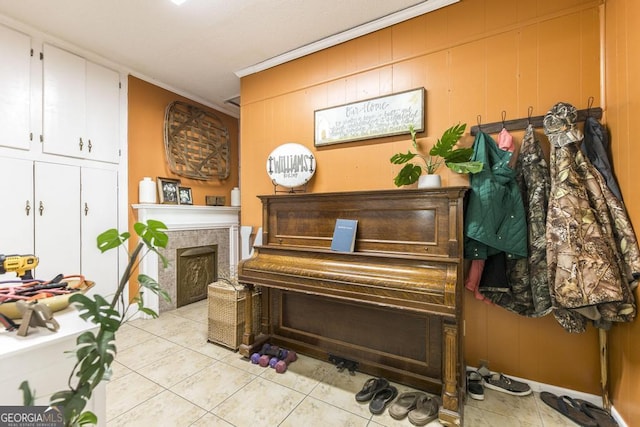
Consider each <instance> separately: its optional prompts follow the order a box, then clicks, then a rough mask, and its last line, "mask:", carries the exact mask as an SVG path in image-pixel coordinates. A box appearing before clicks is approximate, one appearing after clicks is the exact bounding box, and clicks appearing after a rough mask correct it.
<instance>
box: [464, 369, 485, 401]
mask: <svg viewBox="0 0 640 427" xmlns="http://www.w3.org/2000/svg"><path fill="white" fill-rule="evenodd" d="M467 393H468V394H469V397H471V398H472V399H475V400H484V387H483V386H482V375H480V374H479V373H478V372H477V371H467Z"/></svg>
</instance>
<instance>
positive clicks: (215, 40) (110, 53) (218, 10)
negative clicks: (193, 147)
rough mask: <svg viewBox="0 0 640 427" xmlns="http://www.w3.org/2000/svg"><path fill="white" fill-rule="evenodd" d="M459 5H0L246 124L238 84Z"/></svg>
mask: <svg viewBox="0 0 640 427" xmlns="http://www.w3.org/2000/svg"><path fill="white" fill-rule="evenodd" d="M455 1H458V0H453V1H452V0H427V1H417V0H187V1H186V3H184V4H183V5H181V6H176V5H175V4H173V3H171V2H170V1H169V0H0V14H2V15H5V16H6V17H9V18H10V19H11V20H15V21H18V22H19V23H22V24H26V25H27V26H28V27H31V28H34V29H35V30H38V31H39V32H42V33H45V35H46V36H50V37H53V38H55V39H59V40H62V41H64V42H66V43H69V44H71V45H74V46H77V47H79V48H81V49H83V50H85V51H87V52H91V53H93V54H96V55H98V56H100V57H102V58H104V59H107V60H109V61H111V62H113V63H115V64H118V65H120V66H123V67H125V68H126V69H128V70H129V71H130V72H131V73H132V74H133V75H137V76H138V77H141V78H143V79H147V80H150V81H153V82H157V83H160V84H162V85H164V86H165V87H169V88H171V89H175V90H176V91H177V92H178V93H181V94H184V95H187V96H191V97H192V99H194V100H197V101H200V102H203V103H205V104H208V105H210V106H213V107H217V108H220V109H222V110H224V111H226V112H228V113H230V114H232V115H234V116H237V115H238V112H239V110H238V109H237V108H236V107H235V106H232V105H230V104H228V103H225V101H226V100H228V99H231V98H233V97H237V96H238V95H239V94H240V79H239V77H238V76H242V75H246V74H250V73H252V72H255V71H259V70H260V69H264V68H268V67H269V66H273V65H276V64H277V63H278V62H283V60H282V59H281V58H289V59H293V57H295V56H302V55H303V54H304V53H305V52H306V53H310V51H312V50H318V49H320V48H322V47H327V43H329V44H336V43H339V42H342V41H345V40H348V39H349V38H353V37H355V36H358V35H361V34H364V33H366V32H370V31H372V30H375V29H377V28H376V23H379V22H382V23H384V26H388V25H391V24H393V23H395V22H400V21H402V20H405V19H408V18H411V17H413V16H415V15H418V14H422V13H425V12H426V11H428V10H430V9H434V8H438V7H442V6H443V5H446V4H449V3H452V2H455ZM390 19H393V20H395V22H390V23H388V22H387V21H389V20H390ZM365 24H366V25H365ZM378 25H379V24H378ZM380 28H381V27H380ZM365 29H366V30H365ZM345 32H346V33H345ZM327 38H329V39H327ZM323 40H324V42H323ZM327 40H328V41H327ZM311 48H313V49H311ZM296 49H300V50H298V51H296ZM283 54H284V56H282V55H283ZM265 61H266V62H265Z"/></svg>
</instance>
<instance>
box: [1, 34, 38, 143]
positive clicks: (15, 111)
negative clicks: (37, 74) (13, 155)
mask: <svg viewBox="0 0 640 427" xmlns="http://www.w3.org/2000/svg"><path fill="white" fill-rule="evenodd" d="M30 87H31V38H30V37H29V36H27V35H25V34H22V33H19V32H17V31H14V30H12V29H9V28H7V27H4V26H2V25H0V129H2V132H0V145H2V146H6V147H13V148H22V149H27V150H28V149H29V146H30V126H29V124H30V111H31V103H30V94H31V92H30Z"/></svg>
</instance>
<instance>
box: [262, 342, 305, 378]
mask: <svg viewBox="0 0 640 427" xmlns="http://www.w3.org/2000/svg"><path fill="white" fill-rule="evenodd" d="M297 359H298V355H297V354H296V352H295V351H293V350H286V349H284V348H280V347H277V346H274V345H271V344H264V345H263V346H262V348H261V349H260V351H259V352H256V353H253V354H252V355H251V359H250V360H251V363H253V364H254V365H260V366H262V367H263V368H266V367H267V366H269V367H271V368H273V369H275V370H276V372H277V373H279V374H283V373H284V372H285V371H286V370H287V367H288V366H289V363H292V362H295V361H296V360H297Z"/></svg>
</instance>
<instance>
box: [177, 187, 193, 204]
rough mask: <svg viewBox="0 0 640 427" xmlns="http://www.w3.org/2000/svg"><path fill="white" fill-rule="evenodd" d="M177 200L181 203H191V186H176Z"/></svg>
mask: <svg viewBox="0 0 640 427" xmlns="http://www.w3.org/2000/svg"><path fill="white" fill-rule="evenodd" d="M178 201H179V202H180V204H181V205H192V204H193V195H192V194H191V187H178Z"/></svg>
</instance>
